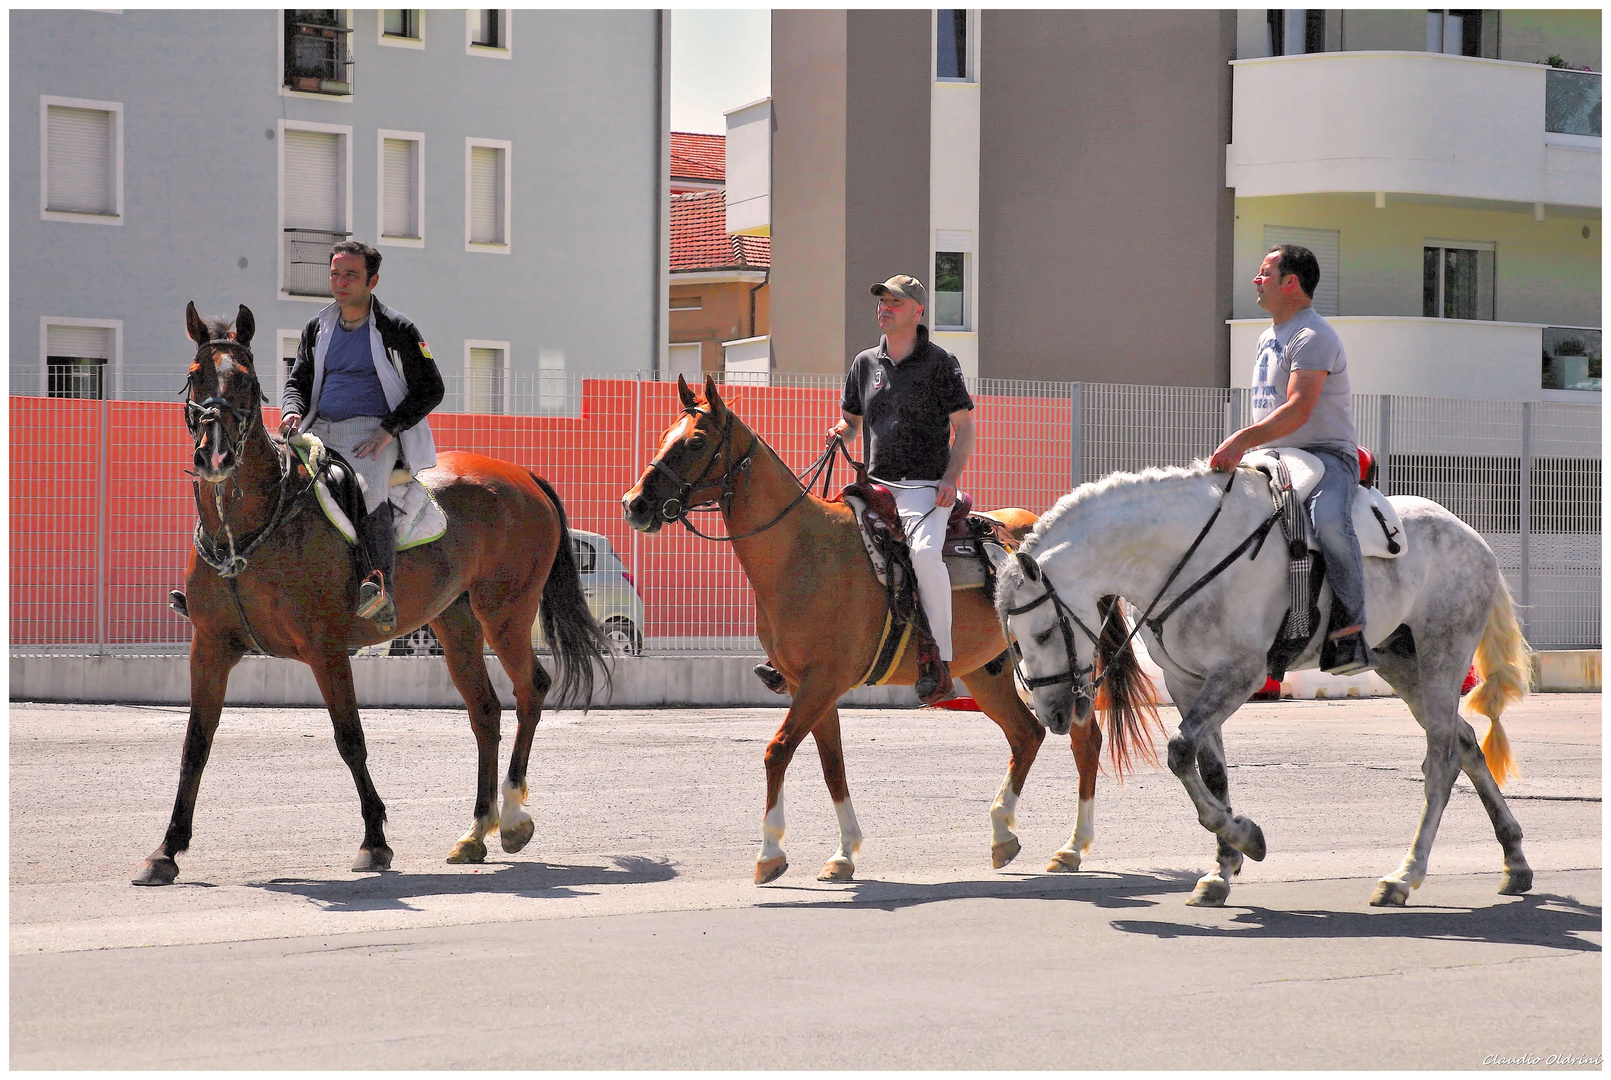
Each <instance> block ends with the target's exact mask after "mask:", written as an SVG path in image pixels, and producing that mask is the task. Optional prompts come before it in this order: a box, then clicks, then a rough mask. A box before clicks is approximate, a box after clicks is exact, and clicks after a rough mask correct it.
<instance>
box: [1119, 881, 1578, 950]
mask: <svg viewBox="0 0 1611 1080" xmlns="http://www.w3.org/2000/svg"><path fill="white" fill-rule="evenodd" d="M1224 910H1227V911H1236V914H1235V915H1234V916H1232V917H1231V919H1230V920H1229V921H1228V922H1226V923H1225V924H1223V925H1219V926H1205V925H1202V924H1200V923H1178V922H1159V921H1154V920H1139V919H1116V920H1114V921H1113V922H1112V923H1110V924H1109V925H1111V926H1112V927H1113V928H1114V929H1115V930H1119V931H1121V932H1123V933H1127V934H1147V935H1151V936H1153V937H1156V938H1159V939H1166V938H1193V937H1196V938H1211V939H1214V938H1217V939H1219V940H1221V941H1231V940H1235V941H1246V940H1249V939H1252V940H1271V939H1273V940H1279V941H1301V940H1312V941H1326V940H1341V939H1347V938H1381V939H1385V940H1407V939H1415V940H1433V939H1437V940H1444V941H1456V942H1471V943H1484V944H1489V945H1538V946H1542V947H1544V948H1548V949H1557V950H1563V951H1566V952H1581V953H1597V952H1600V951H1601V947H1600V946H1599V945H1597V944H1595V943H1594V942H1593V941H1590V940H1588V935H1591V934H1598V933H1600V929H1601V909H1600V908H1599V907H1595V906H1594V905H1591V904H1584V903H1581V902H1580V901H1578V900H1577V898H1576V897H1571V896H1560V895H1557V894H1553V893H1528V894H1526V895H1525V896H1522V897H1520V898H1518V899H1517V900H1515V901H1514V902H1505V903H1498V904H1494V905H1493V906H1491V907H1478V908H1466V907H1454V906H1448V907H1408V908H1398V909H1395V908H1386V909H1382V908H1377V909H1372V910H1370V911H1315V910H1308V911H1305V910H1291V911H1272V910H1270V909H1269V908H1262V907H1240V905H1236V904H1234V903H1233V904H1229V905H1227V906H1226V908H1225V909H1224Z"/></svg>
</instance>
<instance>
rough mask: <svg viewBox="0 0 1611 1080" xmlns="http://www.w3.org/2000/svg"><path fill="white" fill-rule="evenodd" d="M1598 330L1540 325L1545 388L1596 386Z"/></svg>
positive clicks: (1578, 388) (1585, 388) (1560, 388)
mask: <svg viewBox="0 0 1611 1080" xmlns="http://www.w3.org/2000/svg"><path fill="white" fill-rule="evenodd" d="M1600 378H1601V375H1600V331H1598V330H1586V329H1582V328H1579V327H1575V326H1546V327H1544V381H1543V387H1544V389H1545V390H1592V391H1594V392H1596V393H1598V392H1599V390H1600Z"/></svg>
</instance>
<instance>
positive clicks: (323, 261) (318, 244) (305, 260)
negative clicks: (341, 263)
mask: <svg viewBox="0 0 1611 1080" xmlns="http://www.w3.org/2000/svg"><path fill="white" fill-rule="evenodd" d="M351 235H352V233H348V232H329V231H327V230H325V229H286V230H285V291H286V292H288V293H290V294H291V295H292V296H329V295H330V245H332V244H335V243H339V242H340V241H342V240H345V239H347V237H349V236H351Z"/></svg>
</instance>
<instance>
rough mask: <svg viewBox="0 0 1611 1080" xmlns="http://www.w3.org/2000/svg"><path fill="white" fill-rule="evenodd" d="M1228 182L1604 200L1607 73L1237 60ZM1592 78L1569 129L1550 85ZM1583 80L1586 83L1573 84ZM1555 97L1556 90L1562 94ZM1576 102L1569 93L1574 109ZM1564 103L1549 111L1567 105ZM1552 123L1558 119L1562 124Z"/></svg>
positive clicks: (1466, 61) (1403, 55) (1578, 89)
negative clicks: (1587, 100) (1602, 96)
mask: <svg viewBox="0 0 1611 1080" xmlns="http://www.w3.org/2000/svg"><path fill="white" fill-rule="evenodd" d="M1233 67H1234V70H1235V74H1234V76H1233V84H1234V85H1233V97H1232V116H1231V124H1232V136H1231V144H1230V145H1229V146H1227V147H1226V148H1225V171H1226V184H1227V185H1228V186H1230V187H1232V188H1234V189H1235V191H1236V194H1237V196H1238V197H1243V198H1246V197H1254V196H1265V195H1301V194H1313V193H1320V192H1345V191H1369V192H1388V193H1394V192H1398V193H1412V194H1416V195H1432V196H1444V197H1449V198H1456V199H1480V200H1500V201H1504V202H1512V203H1534V204H1537V203H1543V204H1548V205H1556V206H1574V207H1596V208H1597V207H1599V206H1600V204H1601V196H1600V138H1599V136H1598V134H1594V135H1587V134H1582V133H1580V132H1581V131H1583V130H1585V128H1584V127H1583V123H1584V122H1585V120H1587V119H1588V118H1589V117H1591V116H1592V125H1593V130H1594V131H1595V132H1596V133H1597V132H1598V129H1599V105H1598V96H1599V81H1598V80H1599V76H1597V75H1584V74H1579V73H1575V72H1574V73H1557V75H1558V76H1559V75H1560V74H1570V75H1573V76H1576V79H1575V80H1570V79H1569V80H1562V79H1560V78H1559V77H1558V78H1557V79H1556V83H1557V84H1560V85H1558V86H1556V85H1552V86H1546V84H1547V83H1548V82H1549V79H1548V76H1549V74H1550V72H1551V69H1550V68H1546V67H1543V66H1541V65H1538V64H1518V63H1514V62H1511V61H1504V60H1482V59H1474V58H1471V57H1463V56H1445V55H1440V54H1437V53H1414V52H1336V53H1311V54H1308V55H1302V56H1278V57H1267V58H1263V59H1258V60H1238V61H1235V62H1233ZM1568 83H1571V85H1572V89H1573V91H1575V93H1576V95H1577V96H1582V94H1583V92H1584V88H1585V86H1586V87H1587V88H1588V89H1589V91H1590V93H1591V96H1592V97H1593V99H1594V100H1593V102H1592V103H1591V104H1592V112H1591V111H1590V110H1589V109H1586V108H1576V111H1575V113H1574V117H1573V119H1574V122H1573V123H1571V124H1569V125H1566V126H1567V127H1568V131H1569V132H1571V131H1573V130H1576V131H1577V132H1579V133H1553V132H1549V131H1546V130H1545V129H1546V120H1545V116H1546V97H1547V96H1549V94H1550V93H1554V94H1555V95H1556V96H1559V95H1560V93H1561V89H1560V87H1561V86H1565V85H1567V84H1568ZM1578 84H1583V85H1578ZM1557 104H1559V103H1557ZM1577 104H1581V103H1575V104H1574V108H1575V106H1576V105H1577ZM1561 111H1562V110H1561V108H1560V107H1557V108H1556V109H1555V110H1554V112H1552V113H1551V115H1554V114H1555V113H1558V112H1561ZM1555 126H1562V125H1560V124H1559V123H1557V124H1556V125H1555Z"/></svg>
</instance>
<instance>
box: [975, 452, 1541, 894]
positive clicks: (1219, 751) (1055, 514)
mask: <svg viewBox="0 0 1611 1080" xmlns="http://www.w3.org/2000/svg"><path fill="white" fill-rule="evenodd" d="M1390 501H1391V503H1392V504H1393V507H1394V508H1395V509H1396V510H1397V511H1398V514H1399V517H1400V519H1401V521H1402V527H1403V533H1404V535H1403V540H1404V543H1405V549H1404V551H1403V553H1402V554H1401V555H1399V557H1397V558H1396V559H1391V560H1389V559H1385V558H1366V559H1365V595H1366V611H1367V618H1366V625H1365V633H1366V638H1367V640H1368V641H1369V642H1370V644H1371V646H1372V648H1373V649H1375V650H1376V652H1377V659H1378V663H1379V664H1380V668H1379V673H1380V674H1381V676H1382V678H1384V679H1386V680H1387V682H1388V683H1389V684H1390V685H1391V686H1392V687H1393V688H1394V689H1395V690H1396V691H1398V694H1399V696H1400V697H1402V698H1403V699H1404V702H1405V704H1407V705H1408V706H1409V708H1410V712H1411V713H1412V714H1413V715H1414V716H1415V719H1416V720H1417V722H1419V723H1420V725H1421V727H1422V728H1424V729H1425V731H1426V760H1425V761H1424V763H1423V770H1424V773H1425V780H1426V804H1425V808H1424V810H1423V811H1422V814H1421V822H1420V827H1419V828H1418V829H1417V830H1416V834H1415V839H1414V842H1413V843H1412V844H1411V845H1410V849H1409V851H1408V853H1407V854H1406V855H1405V857H1404V862H1403V864H1402V865H1401V866H1400V867H1399V868H1398V869H1397V870H1395V871H1394V872H1392V873H1391V874H1388V875H1387V876H1386V877H1384V878H1382V879H1381V881H1380V882H1379V883H1378V885H1377V888H1376V891H1375V894H1374V895H1373V896H1372V898H1371V903H1372V904H1375V905H1385V904H1398V905H1402V904H1404V903H1405V902H1406V900H1407V899H1408V897H1409V890H1410V889H1413V888H1416V887H1418V886H1419V885H1420V884H1421V882H1422V880H1423V879H1425V877H1426V872H1427V860H1428V857H1429V856H1430V854H1431V850H1432V841H1433V839H1434V837H1435V836H1436V835H1437V830H1438V823H1439V821H1440V820H1441V818H1442V816H1443V810H1444V807H1445V806H1446V805H1447V804H1448V801H1449V793H1450V789H1451V788H1452V787H1453V784H1454V779H1455V774H1456V772H1457V771H1458V770H1461V769H1463V770H1464V771H1465V773H1466V775H1467V776H1468V777H1470V778H1471V783H1472V785H1473V787H1475V788H1476V791H1477V795H1478V796H1479V797H1480V798H1481V800H1482V804H1483V806H1484V808H1485V809H1486V810H1487V811H1488V816H1489V817H1490V818H1491V819H1492V821H1493V826H1494V833H1495V835H1496V836H1497V837H1498V838H1499V843H1500V846H1501V847H1502V848H1503V849H1504V858H1505V876H1504V883H1503V885H1502V887H1501V888H1500V890H1499V891H1500V892H1501V893H1507V894H1515V893H1524V892H1526V891H1528V889H1530V888H1531V887H1532V880H1533V874H1532V870H1531V869H1530V868H1529V867H1528V865H1527V860H1526V858H1524V857H1523V855H1522V849H1521V838H1522V832H1521V827H1520V826H1519V825H1517V823H1516V819H1515V818H1514V817H1513V816H1512V815H1511V813H1510V809H1509V807H1507V806H1506V805H1505V800H1504V798H1503V797H1502V796H1501V795H1500V793H1499V785H1500V784H1501V783H1503V782H1504V780H1505V777H1506V774H1507V773H1508V772H1509V771H1510V770H1511V767H1512V766H1511V759H1510V748H1509V743H1508V742H1507V740H1506V738H1505V733H1504V729H1503V728H1502V727H1501V726H1500V724H1499V714H1500V712H1501V711H1503V709H1504V708H1505V706H1506V705H1507V704H1509V703H1510V702H1512V701H1516V700H1519V699H1520V698H1521V697H1522V696H1523V695H1524V694H1525V693H1526V691H1527V682H1528V670H1529V667H1528V665H1529V654H1528V648H1527V644H1526V642H1525V641H1524V640H1523V638H1522V636H1521V631H1520V628H1519V627H1518V626H1517V623H1516V616H1515V611H1514V608H1513V607H1512V604H1511V598H1510V592H1509V590H1508V589H1507V587H1506V585H1505V580H1504V578H1503V577H1502V576H1501V575H1500V572H1499V565H1498V562H1497V560H1496V559H1495V558H1494V554H1493V552H1492V551H1490V550H1489V548H1488V545H1487V544H1486V543H1485V542H1484V541H1483V539H1482V537H1480V536H1478V535H1477V533H1476V532H1474V531H1473V530H1472V529H1471V528H1470V527H1469V526H1467V525H1466V524H1465V523H1464V522H1462V521H1460V520H1459V519H1458V518H1456V517H1455V516H1454V515H1453V514H1451V513H1449V511H1447V510H1445V509H1444V508H1443V507H1441V506H1439V505H1438V504H1437V503H1434V502H1431V501H1429V500H1426V499H1421V498H1416V497H1413V496H1394V497H1393V498H1392V499H1391V500H1390ZM1216 507H1219V512H1218V517H1217V519H1216V520H1215V523H1214V525H1213V527H1212V529H1211V530H1210V531H1209V532H1208V533H1207V534H1205V535H1203V536H1202V538H1201V539H1202V542H1201V545H1200V546H1199V547H1197V548H1196V549H1195V550H1192V545H1193V539H1194V537H1198V536H1199V534H1200V532H1201V530H1202V529H1203V526H1204V523H1205V522H1207V521H1209V520H1210V517H1211V516H1212V515H1214V514H1215V510H1216ZM1271 512H1272V504H1271V497H1270V490H1269V487H1268V482H1267V480H1266V478H1265V476H1264V475H1263V474H1262V473H1260V472H1257V471H1255V470H1253V469H1251V468H1249V467H1247V466H1246V465H1244V466H1242V467H1240V468H1238V469H1237V470H1236V471H1235V472H1234V473H1232V474H1231V475H1230V476H1228V477H1227V476H1224V475H1222V474H1214V473H1211V472H1209V471H1208V469H1207V467H1206V465H1203V464H1201V463H1199V464H1198V465H1196V466H1194V467H1192V468H1187V469H1177V468H1169V469H1149V470H1147V471H1145V472H1142V473H1116V474H1114V475H1113V476H1110V477H1108V478H1107V479H1105V480H1100V481H1096V482H1093V483H1089V484H1085V485H1083V486H1081V487H1080V488H1078V489H1076V490H1075V491H1073V492H1071V493H1070V494H1068V495H1065V496H1064V497H1063V498H1062V499H1060V500H1058V503H1057V505H1056V506H1054V507H1053V508H1052V510H1051V511H1050V512H1049V513H1047V514H1046V515H1045V516H1043V517H1042V518H1041V519H1040V522H1039V523H1038V524H1037V525H1036V526H1035V529H1034V531H1033V532H1031V533H1030V535H1029V537H1028V538H1027V539H1026V540H1025V541H1024V544H1023V548H1022V550H1021V551H1020V552H1019V553H1018V554H1017V555H1016V556H1014V557H1012V558H1010V559H1008V560H1006V561H1005V562H1004V563H1003V564H1002V566H1001V575H1000V579H999V582H998V586H997V590H996V604H997V610H998V613H999V614H1000V615H1001V617H1002V619H1003V620H1004V622H1005V624H1006V626H1007V629H1008V632H1009V634H1010V636H1011V637H1013V638H1015V639H1016V640H1017V643H1018V646H1019V648H1020V649H1021V650H1022V666H1021V674H1022V675H1023V677H1024V679H1025V682H1026V684H1028V685H1029V686H1030V687H1031V688H1032V693H1033V697H1034V709H1035V713H1036V715H1037V716H1039V718H1040V719H1041V721H1042V722H1043V723H1045V724H1046V726H1047V727H1048V728H1050V729H1051V730H1052V731H1053V732H1056V733H1058V734H1061V733H1063V732H1066V731H1068V730H1069V728H1070V726H1071V724H1074V723H1081V724H1083V723H1087V722H1089V717H1090V716H1091V715H1092V705H1093V698H1094V696H1095V695H1094V692H1093V688H1092V685H1091V684H1092V675H1093V665H1092V652H1093V644H1092V637H1091V631H1090V630H1089V629H1088V628H1089V627H1098V626H1100V625H1101V623H1100V622H1099V621H1098V611H1099V607H1098V605H1099V602H1100V601H1101V598H1103V597H1105V596H1108V595H1110V594H1113V595H1118V596H1121V597H1123V598H1125V599H1126V600H1128V601H1129V602H1130V603H1131V604H1134V605H1136V606H1138V607H1141V608H1143V609H1144V610H1145V611H1149V612H1151V613H1153V614H1154V619H1153V620H1152V623H1151V625H1148V624H1147V623H1146V622H1143V625H1142V627H1141V628H1140V632H1141V634H1142V636H1143V640H1145V642H1146V644H1147V648H1148V650H1149V651H1150V652H1151V654H1152V657H1153V659H1154V660H1155V661H1156V662H1157V663H1158V664H1159V666H1161V667H1162V668H1163V672H1164V682H1165V683H1166V684H1167V686H1168V687H1169V691H1170V693H1171V694H1173V695H1174V700H1175V703H1176V705H1177V707H1178V708H1179V709H1180V716H1181V720H1180V729H1179V731H1178V733H1177V734H1176V735H1175V736H1174V737H1173V738H1172V739H1170V741H1169V768H1170V770H1171V771H1172V772H1174V773H1175V775H1176V776H1178V777H1179V778H1180V780H1181V782H1182V783H1183V784H1184V785H1185V787H1186V792H1187V794H1188V795H1190V796H1191V800H1192V804H1193V805H1194V806H1195V807H1196V809H1197V818H1198V820H1199V821H1200V822H1202V824H1203V826H1204V827H1205V828H1207V829H1208V830H1209V831H1210V832H1212V833H1214V834H1215V836H1216V837H1218V841H1219V842H1218V852H1217V862H1218V868H1217V870H1215V871H1214V872H1213V873H1210V874H1208V875H1207V876H1205V877H1203V878H1202V879H1201V880H1200V881H1199V882H1198V883H1197V888H1196V890H1195V891H1194V892H1193V893H1192V897H1191V900H1190V901H1189V902H1190V903H1193V904H1199V905H1219V904H1223V903H1224V902H1225V900H1226V898H1227V897H1228V896H1229V895H1230V880H1231V878H1232V877H1233V876H1234V875H1236V874H1237V873H1239V872H1240V871H1241V868H1242V858H1243V856H1244V855H1247V856H1251V857H1252V858H1253V859H1254V860H1259V859H1263V858H1264V854H1265V845H1264V834H1263V832H1262V831H1261V830H1260V829H1259V827H1258V825H1256V824H1255V823H1254V822H1253V821H1251V820H1249V819H1248V818H1246V817H1242V816H1239V815H1236V814H1234V813H1233V812H1232V810H1231V804H1230V793H1229V783H1228V779H1227V775H1226V769H1225V750H1224V743H1223V741H1222V739H1221V733H1220V726H1221V725H1222V724H1223V723H1224V722H1225V720H1226V718H1227V717H1229V716H1230V715H1231V714H1232V713H1233V712H1235V711H1236V710H1237V709H1238V708H1239V707H1240V706H1241V705H1242V703H1243V702H1244V701H1246V700H1247V699H1248V698H1249V697H1250V696H1251V695H1252V694H1253V693H1254V692H1255V691H1257V690H1258V689H1259V688H1260V687H1261V686H1262V685H1263V683H1264V680H1265V677H1266V671H1267V654H1268V652H1269V650H1270V647H1271V643H1272V642H1273V641H1274V640H1275V638H1276V636H1277V634H1278V632H1279V630H1280V627H1281V625H1282V620H1283V618H1284V616H1285V614H1286V612H1287V609H1288V607H1289V590H1288V584H1287V582H1288V565H1287V564H1288V559H1287V548H1286V545H1285V544H1284V543H1281V542H1280V533H1279V531H1277V534H1276V536H1275V537H1274V542H1271V543H1263V542H1259V543H1244V541H1248V540H1250V538H1253V537H1254V536H1255V534H1256V533H1258V532H1259V530H1260V529H1261V528H1263V529H1264V530H1265V531H1266V533H1267V532H1268V528H1269V524H1270V518H1271ZM1239 545H1240V551H1238V547H1239ZM1232 553H1235V557H1234V558H1232V559H1231V560H1230V561H1229V562H1228V563H1225V560H1226V558H1227V556H1229V555H1231V554H1232ZM1188 555H1189V557H1185V558H1183V557H1184V556H1188ZM1221 563H1225V565H1224V566H1223V569H1222V570H1221V572H1219V573H1218V574H1217V575H1214V576H1212V577H1211V579H1210V580H1208V581H1207V582H1206V584H1202V585H1201V587H1200V588H1198V589H1197V590H1196V591H1195V592H1193V593H1191V594H1190V595H1189V597H1188V598H1187V599H1186V601H1185V602H1184V603H1181V604H1179V606H1178V607H1175V608H1174V610H1172V611H1169V609H1170V607H1171V606H1172V605H1173V604H1174V602H1175V601H1176V600H1178V599H1179V598H1180V597H1181V596H1182V595H1185V594H1186V593H1187V591H1188V590H1189V589H1191V588H1192V587H1193V586H1194V585H1197V584H1199V583H1200V582H1201V581H1202V579H1203V578H1204V577H1205V576H1207V575H1208V574H1209V571H1211V570H1213V569H1215V568H1216V567H1218V566H1219V565H1220V564H1221ZM1177 569H1178V573H1177V574H1173V575H1172V572H1173V571H1177ZM1329 606H1330V595H1329V591H1327V592H1326V594H1325V595H1324V596H1323V597H1322V600H1321V617H1320V620H1319V626H1318V629H1317V630H1316V631H1315V633H1314V638H1313V640H1311V642H1310V644H1309V645H1308V647H1307V648H1306V649H1305V650H1304V651H1303V652H1302V653H1301V654H1299V655H1298V657H1297V658H1296V659H1295V660H1293V661H1292V662H1291V663H1290V664H1289V665H1288V667H1289V668H1291V669H1303V668H1313V667H1316V666H1317V661H1318V657H1319V652H1320V640H1321V638H1322V637H1323V636H1324V633H1325V628H1326V625H1327V624H1326V613H1327V611H1328V609H1329ZM1165 611H1168V615H1167V617H1166V618H1165V619H1164V620H1163V621H1162V622H1161V623H1160V622H1158V621H1157V614H1158V613H1163V612H1165ZM1473 654H1475V661H1476V668H1477V673H1478V674H1479V675H1480V676H1481V678H1482V683H1481V685H1480V686H1478V687H1477V688H1476V689H1475V690H1474V691H1473V692H1472V696H1471V701H1470V707H1471V709H1472V711H1473V712H1476V713H1480V714H1482V715H1483V716H1486V717H1487V718H1488V719H1489V721H1490V726H1489V732H1488V736H1487V738H1486V739H1485V740H1484V742H1483V745H1482V747H1481V748H1480V749H1479V747H1478V745H1477V738H1476V734H1475V733H1474V732H1473V730H1472V728H1471V725H1470V724H1468V723H1467V722H1466V721H1465V720H1464V719H1463V718H1462V717H1461V716H1460V713H1459V704H1460V687H1461V682H1462V680H1463V678H1464V676H1465V674H1466V672H1467V670H1468V668H1469V666H1470V665H1471V663H1472V658H1473ZM1097 677H1098V678H1100V675H1099V674H1098V675H1097ZM1109 690H1110V692H1111V688H1109Z"/></svg>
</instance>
